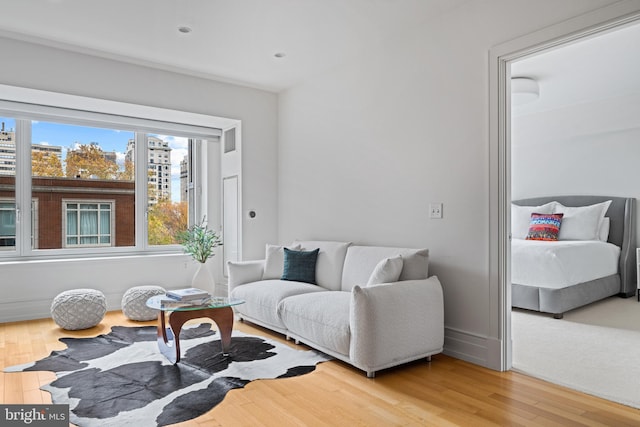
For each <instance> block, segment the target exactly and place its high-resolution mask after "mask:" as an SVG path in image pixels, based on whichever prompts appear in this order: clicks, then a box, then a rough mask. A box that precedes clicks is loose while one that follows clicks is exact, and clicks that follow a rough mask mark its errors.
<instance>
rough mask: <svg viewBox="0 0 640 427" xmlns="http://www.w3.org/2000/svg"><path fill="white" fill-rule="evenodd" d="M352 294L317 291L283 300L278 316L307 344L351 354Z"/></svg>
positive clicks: (346, 354) (279, 306)
mask: <svg viewBox="0 0 640 427" xmlns="http://www.w3.org/2000/svg"><path fill="white" fill-rule="evenodd" d="M350 301H351V294H350V293H349V292H317V293H313V294H304V295H296V296H291V297H288V298H285V299H283V300H282V301H280V304H279V305H278V315H279V316H280V319H281V320H282V323H283V324H284V325H285V326H286V328H287V329H288V330H289V331H290V332H291V333H292V334H293V335H294V336H297V337H299V338H300V339H302V341H303V342H305V339H307V340H308V341H307V342H308V343H313V344H317V345H319V346H321V347H324V348H326V349H329V350H333V351H335V352H338V353H340V354H344V355H345V356H348V355H349V344H350V341H351V333H350V332H349V304H350Z"/></svg>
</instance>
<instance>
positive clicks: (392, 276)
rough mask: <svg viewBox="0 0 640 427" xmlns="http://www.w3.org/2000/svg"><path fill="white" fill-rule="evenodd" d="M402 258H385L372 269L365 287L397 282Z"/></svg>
mask: <svg viewBox="0 0 640 427" xmlns="http://www.w3.org/2000/svg"><path fill="white" fill-rule="evenodd" d="M402 265H403V261H402V257H401V256H397V257H394V258H385V259H383V260H382V261H380V262H379V263H378V265H376V268H374V269H373V272H372V273H371V276H370V277H369V281H368V282H367V286H371V285H379V284H380V283H392V282H397V281H398V278H399V277H400V273H401V272H402Z"/></svg>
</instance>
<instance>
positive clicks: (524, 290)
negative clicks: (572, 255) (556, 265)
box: [511, 274, 620, 317]
mask: <svg viewBox="0 0 640 427" xmlns="http://www.w3.org/2000/svg"><path fill="white" fill-rule="evenodd" d="M619 293H620V275H618V274H614V275H611V276H607V277H603V278H601V279H596V280H591V281H590V282H585V283H579V284H577V285H573V286H567V287H565V288H559V289H553V288H542V287H537V286H528V285H519V284H516V283H513V284H512V286H511V303H512V306H513V307H517V308H524V309H527V310H535V311H541V312H543V313H552V314H553V315H554V316H556V317H562V314H563V313H564V312H566V311H569V310H573V309H574V308H578V307H581V306H583V305H586V304H589V303H591V302H594V301H598V300H601V299H604V298H607V297H610V296H612V295H617V294H619Z"/></svg>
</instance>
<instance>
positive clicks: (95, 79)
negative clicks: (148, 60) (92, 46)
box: [0, 38, 278, 322]
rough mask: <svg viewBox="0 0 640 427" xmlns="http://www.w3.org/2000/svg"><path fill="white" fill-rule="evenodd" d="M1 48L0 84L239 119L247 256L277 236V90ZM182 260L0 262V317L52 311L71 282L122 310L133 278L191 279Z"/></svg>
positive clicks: (7, 44)
mask: <svg viewBox="0 0 640 427" xmlns="http://www.w3.org/2000/svg"><path fill="white" fill-rule="evenodd" d="M0 52H2V56H3V60H2V67H0V84H6V85H12V86H20V87H27V88H33V89H41V90H47V91H53V92H61V93H67V94H72V95H81V96H88V97H94V98H101V99H108V100H114V101H121V102H127V103H132V104H141V105H147V106H153V107H160V108H168V109H174V110H181V111H187V112H193V113H201V114H207V115H212V116H220V117H226V118H232V119H239V120H242V137H243V141H242V149H243V159H242V160H243V163H244V167H243V182H244V188H243V197H244V200H243V203H244V206H250V207H251V208H253V209H255V210H256V211H257V212H258V216H257V217H256V218H255V219H253V220H251V221H249V220H247V219H246V216H244V217H243V219H244V221H245V223H244V232H245V233H244V240H243V249H244V256H245V257H246V258H257V257H260V256H261V255H263V254H264V245H265V243H266V242H272V241H275V240H276V239H277V217H276V216H277V204H276V199H275V194H276V192H277V172H276V167H277V135H278V130H277V115H278V112H277V95H276V94H274V93H269V92H265V91H260V90H255V89H250V88H246V87H240V86H235V85H230V84H225V83H218V82H214V81H211V80H205V79H201V78H195V77H190V76H185V75H179V74H175V73H170V72H166V71H160V70H154V69H150V68H146V67H141V66H137V65H131V64H126V63H121V62H117V61H113V60H108V59H102V58H97V57H92V56H88V55H82V54H77V53H72V52H68V51H63V50H58V49H53V48H50V47H44V46H38V45H34V44H30V43H25V42H20V41H16V40H10V39H2V38H0ZM0 98H1V94H0ZM213 217H219V215H218V213H210V214H209V215H208V218H213ZM216 258H218V259H219V258H221V257H220V256H218V257H216ZM185 261H188V258H186V257H185V256H183V255H179V256H174V257H147V258H131V259H116V260H94V261H86V260H85V261H82V262H78V261H67V262H59V263H22V264H10V265H7V264H0V291H1V292H2V294H3V298H2V302H0V322H2V321H8V320H19V319H29V318H38V317H47V316H49V307H50V304H51V300H52V299H53V297H54V296H55V295H56V294H57V293H58V292H59V291H61V290H65V289H70V288H74V287H93V288H96V289H100V290H102V291H103V292H105V294H106V295H107V297H108V301H109V305H110V308H111V309H117V308H119V307H120V298H121V297H122V294H123V293H124V292H125V290H126V289H128V288H129V287H131V286H133V285H136V284H151V283H157V284H162V285H164V286H165V287H179V286H185V285H187V284H189V281H190V278H191V276H192V275H193V272H194V271H195V265H193V264H192V263H190V262H187V264H186V267H185ZM218 268H221V263H218Z"/></svg>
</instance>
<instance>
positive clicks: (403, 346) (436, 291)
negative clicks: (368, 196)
mask: <svg viewBox="0 0 640 427" xmlns="http://www.w3.org/2000/svg"><path fill="white" fill-rule="evenodd" d="M288 248H290V249H294V250H301V251H312V250H314V249H319V251H318V254H317V261H316V265H315V282H316V283H315V284H312V283H304V282H299V281H292V280H282V279H281V277H282V275H283V264H284V258H285V255H284V249H283V247H280V246H273V245H267V250H266V256H265V259H264V260H259V261H242V262H229V263H228V272H229V296H230V297H234V298H240V299H243V300H245V301H246V303H245V304H242V305H238V306H236V307H235V309H236V315H237V316H238V317H239V318H240V319H243V320H248V321H250V322H252V323H255V324H258V325H261V326H263V327H266V328H269V329H271V330H274V331H277V332H280V333H282V334H284V335H286V336H287V338H292V339H294V340H296V342H303V343H305V344H307V345H309V346H311V347H314V348H316V349H318V350H320V351H322V352H324V353H326V354H328V355H331V356H333V357H336V358H338V359H340V360H343V361H345V362H347V363H350V364H351V365H353V366H355V367H356V368H359V369H362V370H363V371H365V372H366V373H367V376H368V377H370V378H372V377H374V375H375V372H376V371H379V370H381V369H385V368H390V367H392V366H396V365H400V364H403V363H407V362H410V361H413V360H418V359H422V358H427V359H429V360H430V357H431V355H433V354H437V353H441V352H442V349H443V343H444V308H443V296H442V287H441V285H440V282H439V281H438V278H437V277H435V276H431V277H428V266H429V259H428V250H427V249H409V248H390V247H379V246H356V245H352V244H351V243H349V242H329V241H296V242H294V243H293V244H292V245H290V246H288ZM291 255H292V254H291V253H289V254H287V255H286V256H287V257H290V256H291ZM289 259H291V258H289ZM289 265H290V264H289ZM285 270H286V269H285Z"/></svg>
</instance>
